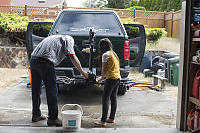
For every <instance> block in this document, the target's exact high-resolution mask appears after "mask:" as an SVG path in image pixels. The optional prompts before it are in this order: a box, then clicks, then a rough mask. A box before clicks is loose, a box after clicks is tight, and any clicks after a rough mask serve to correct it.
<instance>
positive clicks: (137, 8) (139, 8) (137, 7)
mask: <svg viewBox="0 0 200 133" xmlns="http://www.w3.org/2000/svg"><path fill="white" fill-rule="evenodd" d="M134 8H135V10H143V11H146V9H145V7H142V6H132V7H129V8H127V9H130V10H133V9H134Z"/></svg>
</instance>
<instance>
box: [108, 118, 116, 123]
mask: <svg viewBox="0 0 200 133" xmlns="http://www.w3.org/2000/svg"><path fill="white" fill-rule="evenodd" d="M106 122H107V123H115V121H114V120H113V119H110V118H109V119H106Z"/></svg>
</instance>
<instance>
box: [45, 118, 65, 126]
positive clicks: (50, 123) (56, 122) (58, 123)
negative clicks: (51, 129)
mask: <svg viewBox="0 0 200 133" xmlns="http://www.w3.org/2000/svg"><path fill="white" fill-rule="evenodd" d="M47 125H48V126H56V127H61V126H62V121H61V120H59V119H56V120H47Z"/></svg>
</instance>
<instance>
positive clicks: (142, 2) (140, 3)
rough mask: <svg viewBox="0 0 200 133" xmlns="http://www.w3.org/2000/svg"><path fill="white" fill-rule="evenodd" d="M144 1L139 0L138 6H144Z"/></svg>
mask: <svg viewBox="0 0 200 133" xmlns="http://www.w3.org/2000/svg"><path fill="white" fill-rule="evenodd" d="M145 2H146V0H140V1H139V2H138V6H143V7H145Z"/></svg>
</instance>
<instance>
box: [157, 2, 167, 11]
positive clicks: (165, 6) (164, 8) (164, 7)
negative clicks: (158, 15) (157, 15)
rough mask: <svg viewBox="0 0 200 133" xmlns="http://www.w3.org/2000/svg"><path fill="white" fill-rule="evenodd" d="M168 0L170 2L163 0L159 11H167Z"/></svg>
mask: <svg viewBox="0 0 200 133" xmlns="http://www.w3.org/2000/svg"><path fill="white" fill-rule="evenodd" d="M168 2H169V1H168V0H162V2H161V6H160V9H159V11H166V10H167V5H168Z"/></svg>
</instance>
